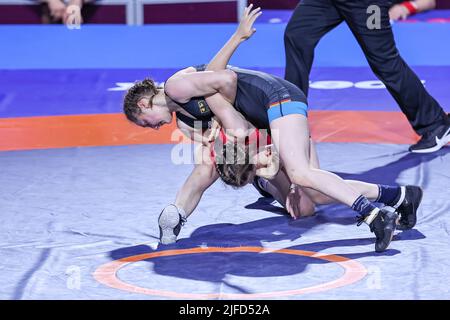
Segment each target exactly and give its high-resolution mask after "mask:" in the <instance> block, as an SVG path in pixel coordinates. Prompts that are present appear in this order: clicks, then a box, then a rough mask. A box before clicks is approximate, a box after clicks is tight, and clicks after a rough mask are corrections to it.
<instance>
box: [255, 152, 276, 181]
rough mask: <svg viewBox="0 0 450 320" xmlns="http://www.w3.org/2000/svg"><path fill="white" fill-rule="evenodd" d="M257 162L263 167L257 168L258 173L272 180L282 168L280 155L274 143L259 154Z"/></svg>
mask: <svg viewBox="0 0 450 320" xmlns="http://www.w3.org/2000/svg"><path fill="white" fill-rule="evenodd" d="M257 163H259V164H260V165H262V166H261V168H259V169H257V170H256V175H257V176H260V177H263V178H265V179H267V180H272V179H273V178H274V177H275V176H276V175H277V173H278V170H279V169H280V156H279V154H278V152H277V150H275V149H272V145H268V146H266V150H265V151H262V152H260V153H258V154H257Z"/></svg>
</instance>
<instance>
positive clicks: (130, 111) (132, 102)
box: [123, 78, 158, 124]
mask: <svg viewBox="0 0 450 320" xmlns="http://www.w3.org/2000/svg"><path fill="white" fill-rule="evenodd" d="M157 92H158V88H157V87H156V85H155V82H154V81H153V80H152V79H147V78H146V79H144V80H142V81H136V82H135V83H134V85H133V86H132V87H131V88H130V89H128V92H127V94H126V95H125V98H124V99H123V112H124V113H125V115H126V116H127V119H128V120H130V121H132V122H134V123H136V124H138V118H137V117H138V116H139V115H140V114H141V113H142V110H141V108H139V106H138V101H139V100H141V99H142V98H150V103H151V99H152V98H153V97H154V96H155V94H156V93H157Z"/></svg>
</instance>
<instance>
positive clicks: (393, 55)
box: [333, 0, 450, 153]
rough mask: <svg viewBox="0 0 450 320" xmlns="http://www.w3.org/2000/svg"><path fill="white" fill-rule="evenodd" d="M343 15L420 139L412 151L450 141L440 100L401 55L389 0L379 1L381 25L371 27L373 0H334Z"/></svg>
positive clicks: (436, 147)
mask: <svg viewBox="0 0 450 320" xmlns="http://www.w3.org/2000/svg"><path fill="white" fill-rule="evenodd" d="M333 2H334V4H335V6H336V8H337V9H338V11H339V12H340V14H341V15H342V16H343V17H344V20H345V21H346V23H347V24H348V26H349V27H350V29H351V31H352V32H353V34H354V36H355V38H356V39H357V41H358V43H359V45H360V46H361V48H362V50H363V51H364V54H365V56H366V58H367V61H368V62H369V65H370V67H371V68H372V70H373V72H374V73H375V75H376V76H377V77H378V78H379V79H380V80H381V81H382V82H383V83H384V84H385V85H386V88H387V89H388V91H389V92H390V94H391V95H392V97H393V98H394V99H395V101H396V102H397V103H398V105H399V106H400V109H401V110H402V112H403V113H404V114H405V116H406V117H407V118H408V121H409V122H410V124H411V126H412V127H413V129H414V130H415V131H416V133H417V134H418V135H420V136H422V138H421V140H420V141H419V142H418V143H417V144H415V145H412V146H411V147H410V148H409V150H410V151H412V152H421V153H425V152H433V151H437V150H439V149H440V148H441V147H442V146H444V145H445V144H446V143H448V142H449V140H450V121H449V120H448V116H447V114H446V113H445V112H444V110H443V109H442V107H441V106H440V105H439V103H438V102H437V101H436V100H435V99H434V98H433V97H432V96H431V95H430V94H429V93H428V92H427V90H426V89H425V87H424V86H423V84H422V82H421V81H420V79H419V78H418V77H417V75H416V74H415V73H414V72H413V71H412V70H411V68H410V67H409V66H408V65H407V64H406V63H405V61H404V60H403V59H402V57H401V56H400V54H399V52H398V50H397V47H396V44H395V41H394V35H393V33H392V28H391V24H390V21H389V13H388V12H389V6H390V1H387V0H380V1H377V2H376V5H377V6H378V7H379V8H380V13H381V16H380V18H381V20H380V22H381V23H380V26H379V28H378V27H376V28H373V29H369V28H368V24H367V21H368V18H369V16H370V15H371V14H368V13H367V8H368V7H369V6H370V5H372V4H373V3H372V2H371V1H370V0H345V1H344V0H333Z"/></svg>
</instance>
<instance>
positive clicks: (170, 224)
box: [158, 206, 186, 244]
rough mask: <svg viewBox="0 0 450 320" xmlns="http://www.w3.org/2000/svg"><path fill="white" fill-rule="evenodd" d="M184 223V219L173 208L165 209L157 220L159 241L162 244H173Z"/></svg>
mask: <svg viewBox="0 0 450 320" xmlns="http://www.w3.org/2000/svg"><path fill="white" fill-rule="evenodd" d="M185 222H186V218H184V217H183V216H181V215H180V213H179V212H178V209H177V208H176V207H175V206H168V207H166V208H165V209H164V210H163V211H161V214H160V215H159V218H158V224H159V241H160V242H161V243H162V244H171V243H175V242H176V241H177V237H178V235H179V234H180V231H181V227H182V226H183V225H184V224H185Z"/></svg>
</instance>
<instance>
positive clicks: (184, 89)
mask: <svg viewBox="0 0 450 320" xmlns="http://www.w3.org/2000/svg"><path fill="white" fill-rule="evenodd" d="M236 81H237V79H236V73H234V72H233V71H231V70H220V71H199V72H188V73H180V74H175V75H173V76H172V77H170V78H169V79H168V80H167V81H166V83H165V86H164V90H165V92H166V94H167V95H168V96H169V97H170V98H172V99H173V100H175V101H177V102H179V103H186V102H188V101H189V100H190V99H191V98H193V97H208V96H210V95H213V94H215V93H221V94H222V95H223V96H225V97H230V99H234V97H235V96H236Z"/></svg>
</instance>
